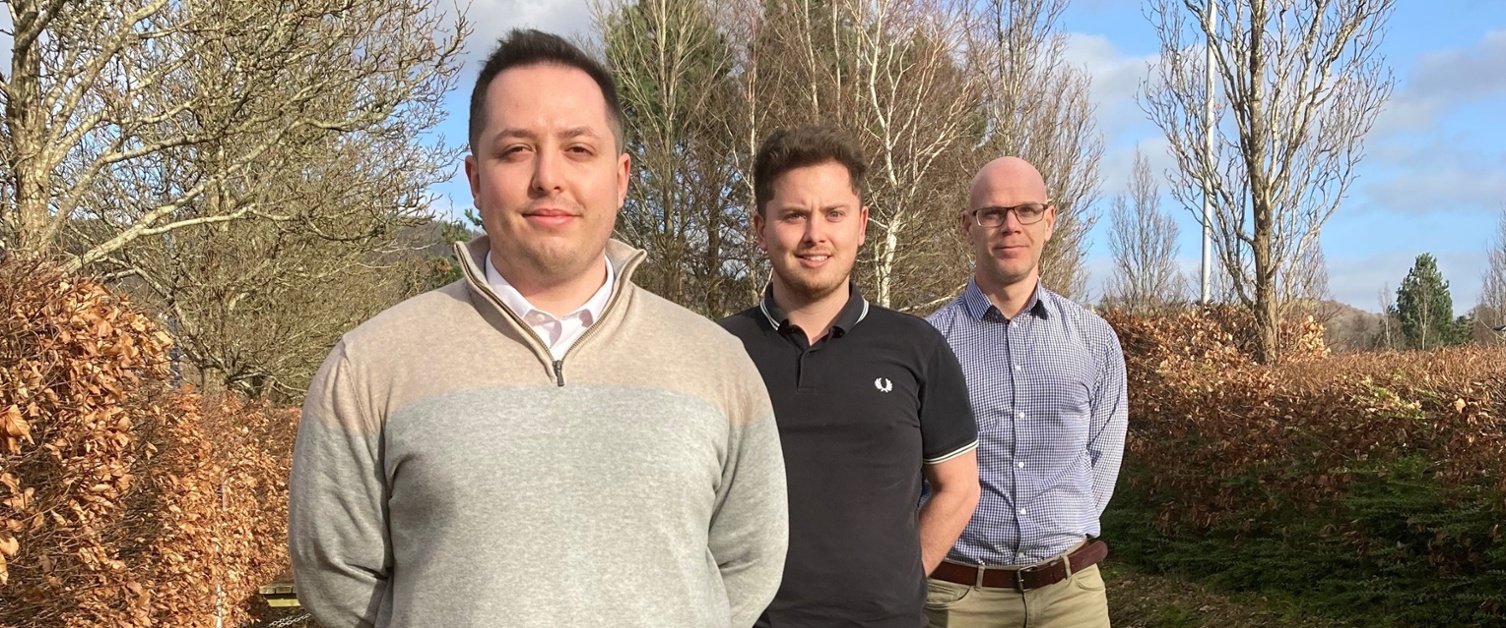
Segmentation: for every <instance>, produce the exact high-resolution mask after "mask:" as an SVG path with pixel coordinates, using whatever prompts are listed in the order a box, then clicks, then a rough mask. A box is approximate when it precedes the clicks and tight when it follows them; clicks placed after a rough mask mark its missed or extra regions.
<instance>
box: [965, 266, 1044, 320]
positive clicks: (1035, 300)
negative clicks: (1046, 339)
mask: <svg viewBox="0 0 1506 628" xmlns="http://www.w3.org/2000/svg"><path fill="white" fill-rule="evenodd" d="M962 306H963V307H964V308H966V309H967V314H968V316H971V317H973V319H974V320H983V315H984V314H987V313H988V311H989V310H995V311H998V309H999V308H996V307H994V302H993V301H990V300H988V295H986V294H983V289H982V288H979V287H978V279H977V278H976V277H969V278H968V280H967V289H966V290H963V291H962ZM1026 312H1029V313H1031V314H1034V315H1035V316H1036V317H1037V318H1046V317H1047V311H1046V302H1045V301H1044V300H1043V299H1041V282H1040V280H1039V279H1037V280H1036V282H1035V289H1034V290H1031V291H1030V300H1029V301H1026V302H1025V309H1023V310H1020V313H1021V314H1024V313H1026ZM1002 314H1003V313H1002V312H1000V315H1002Z"/></svg>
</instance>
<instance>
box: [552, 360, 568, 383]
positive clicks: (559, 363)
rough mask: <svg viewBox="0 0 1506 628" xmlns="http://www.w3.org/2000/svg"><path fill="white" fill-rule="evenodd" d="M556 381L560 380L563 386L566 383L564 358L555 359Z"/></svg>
mask: <svg viewBox="0 0 1506 628" xmlns="http://www.w3.org/2000/svg"><path fill="white" fill-rule="evenodd" d="M554 381H556V382H558V383H559V385H560V386H561V387H563V386H564V385H565V361H564V360H555V361H554Z"/></svg>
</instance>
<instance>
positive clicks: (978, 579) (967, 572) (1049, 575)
mask: <svg viewBox="0 0 1506 628" xmlns="http://www.w3.org/2000/svg"><path fill="white" fill-rule="evenodd" d="M1108 555H1109V546H1108V544H1106V543H1104V542H1103V541H1100V540H1098V539H1093V540H1092V541H1088V542H1087V543H1085V544H1084V545H1083V546H1082V547H1079V548H1077V549H1075V550H1072V552H1071V553H1069V554H1067V555H1066V557H1065V558H1056V559H1053V560H1050V561H1047V562H1044V563H1038V564H1035V565H1031V566H1029V567H1021V568H1019V569H1006V568H1003V567H986V566H983V565H977V566H970V565H964V564H961V563H954V562H949V561H941V564H940V565H939V566H937V567H936V570H935V571H932V572H931V577H932V578H935V579H937V580H945V581H947V582H951V583H953V584H963V585H967V586H970V587H972V586H981V587H984V588H988V589H1014V590H1016V591H1022V592H1023V591H1030V590H1032V589H1039V588H1041V587H1048V586H1051V585H1053V584H1056V583H1058V582H1061V581H1063V580H1066V579H1067V576H1068V575H1070V574H1074V573H1077V572H1079V571H1082V570H1084V569H1087V568H1088V567H1091V566H1093V565H1096V564H1098V562H1099V561H1101V560H1103V559H1104V558H1106V557H1108ZM1069 563H1070V565H1069ZM1069 566H1070V567H1071V569H1068V567H1069Z"/></svg>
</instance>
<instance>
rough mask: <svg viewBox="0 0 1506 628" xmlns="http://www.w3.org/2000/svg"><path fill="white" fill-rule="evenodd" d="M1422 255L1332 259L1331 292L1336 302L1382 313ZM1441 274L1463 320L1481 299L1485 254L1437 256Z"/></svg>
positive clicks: (1456, 313)
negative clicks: (1384, 305) (1383, 307)
mask: <svg viewBox="0 0 1506 628" xmlns="http://www.w3.org/2000/svg"><path fill="white" fill-rule="evenodd" d="M1421 253H1422V251H1400V250H1392V251H1387V252H1385V253H1381V254H1377V255H1371V256H1367V257H1351V258H1330V259H1329V260H1328V288H1329V291H1331V292H1332V293H1333V298H1334V300H1336V301H1339V302H1342V303H1347V304H1349V305H1352V306H1354V307H1357V308H1360V309H1362V310H1367V311H1370V312H1379V311H1380V310H1381V307H1382V303H1381V301H1382V298H1384V299H1385V302H1386V303H1391V302H1393V301H1395V299H1396V288H1397V286H1399V285H1401V280H1402V278H1404V277H1406V276H1407V271H1409V270H1411V269H1412V264H1413V262H1415V261H1416V260H1417V256H1418V255H1420V254H1421ZM1433 256H1434V257H1435V258H1437V259H1438V271H1439V272H1440V273H1442V274H1443V278H1444V279H1445V280H1446V281H1448V282H1449V293H1450V295H1451V296H1452V297H1453V299H1454V316H1462V315H1464V314H1466V313H1468V312H1469V310H1470V308H1473V307H1474V306H1475V302H1476V301H1478V300H1479V299H1480V289H1481V280H1480V273H1481V271H1482V270H1483V269H1484V268H1485V266H1486V259H1485V252H1484V251H1475V252H1466V251H1453V252H1444V253H1435V254H1434V255H1433Z"/></svg>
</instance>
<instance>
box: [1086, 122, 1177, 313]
mask: <svg viewBox="0 0 1506 628" xmlns="http://www.w3.org/2000/svg"><path fill="white" fill-rule="evenodd" d="M1109 216H1110V220H1111V224H1110V227H1109V229H1110V230H1109V250H1110V251H1111V252H1112V253H1113V255H1114V275H1113V276H1112V277H1110V278H1109V283H1108V289H1107V294H1105V295H1104V301H1105V302H1106V303H1108V304H1110V305H1114V306H1118V307H1122V308H1124V309H1125V310H1126V311H1129V312H1133V313H1136V314H1141V315H1145V314H1152V313H1155V312H1159V311H1164V310H1166V309H1167V308H1168V306H1174V305H1176V304H1180V303H1183V302H1185V301H1186V300H1187V278H1186V277H1184V276H1183V275H1182V271H1181V269H1180V268H1178V267H1177V260H1176V257H1177V236H1178V231H1179V230H1178V228H1177V223H1176V220H1174V219H1172V217H1171V215H1170V214H1167V213H1166V212H1163V211H1161V191H1160V186H1158V185H1157V184H1156V178H1155V175H1154V174H1152V173H1151V170H1150V162H1149V161H1148V160H1146V159H1145V155H1144V154H1142V153H1141V152H1140V151H1139V149H1136V150H1135V163H1134V167H1133V169H1132V170H1131V172H1130V187H1129V191H1128V193H1127V194H1121V195H1119V196H1118V197H1117V198H1115V199H1114V202H1113V205H1112V209H1111V210H1110V214H1109Z"/></svg>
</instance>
